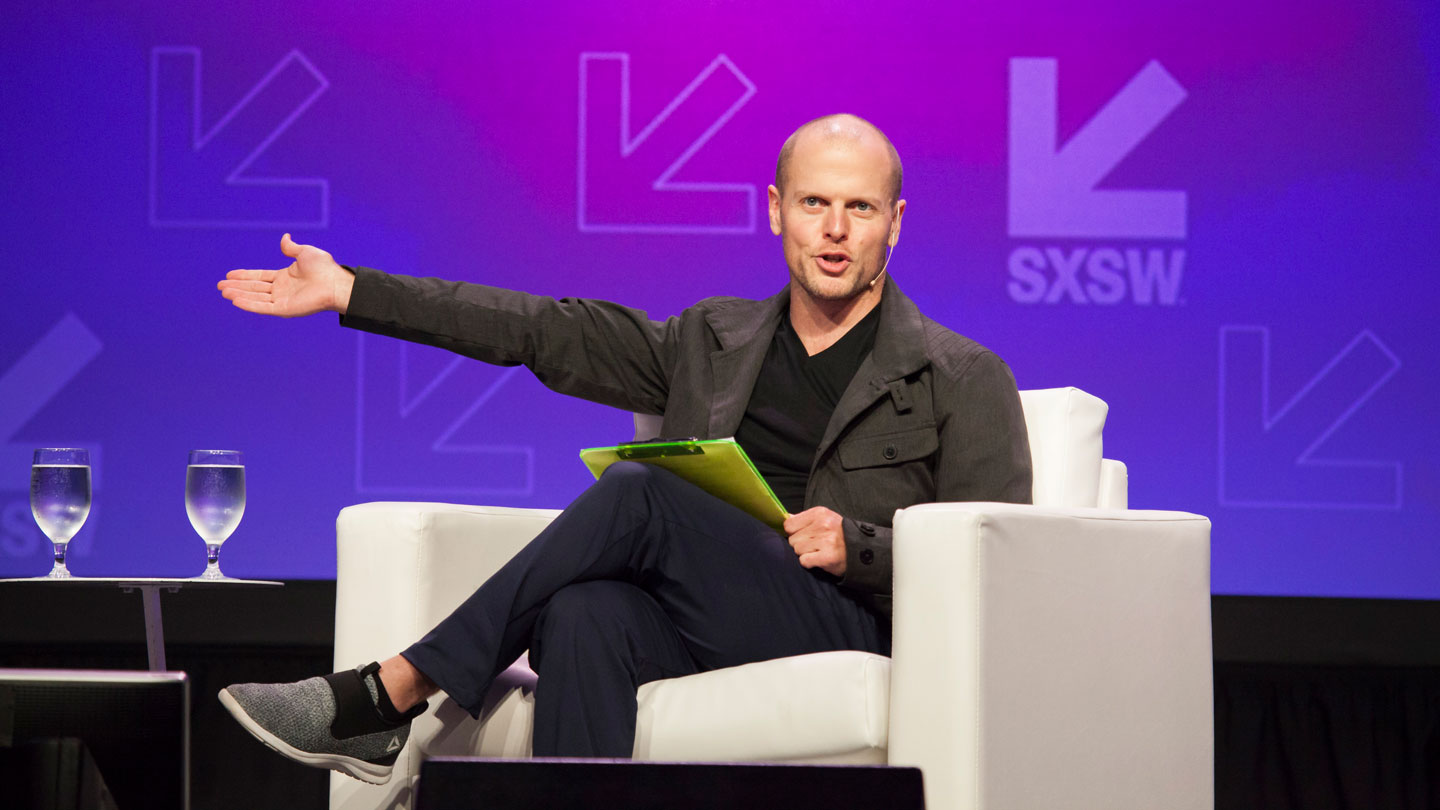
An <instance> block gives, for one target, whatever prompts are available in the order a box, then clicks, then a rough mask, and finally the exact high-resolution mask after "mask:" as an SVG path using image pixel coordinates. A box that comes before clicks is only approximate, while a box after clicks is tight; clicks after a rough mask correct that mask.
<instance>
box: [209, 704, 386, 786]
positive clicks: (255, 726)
mask: <svg viewBox="0 0 1440 810" xmlns="http://www.w3.org/2000/svg"><path fill="white" fill-rule="evenodd" d="M220 704H221V705H222V706H224V707H225V710H226V711H228V712H230V716H231V717H234V718H235V720H236V721H237V722H239V723H240V725H241V726H242V727H243V728H244V729H245V730H246V731H248V732H250V734H251V736H253V737H254V738H255V739H257V740H259V741H260V742H262V743H264V744H265V746H266V747H268V748H269V749H270V750H272V751H274V752H275V753H277V754H280V755H281V756H284V757H286V758H288V759H292V760H294V761H296V762H299V763H300V764H302V765H309V766H311V767H315V768H329V769H330V770H332V771H338V772H340V773H343V774H345V775H346V776H348V777H350V778H352V779H358V780H360V781H361V782H365V783H367V784H371V785H383V784H385V783H387V782H389V781H390V773H391V771H392V770H394V766H393V765H376V764H375V763H373V762H366V761H365V760H363V759H357V758H355V757H347V756H345V755H344V754H316V753H312V752H310V751H301V750H300V749H299V748H296V747H295V746H293V745H291V744H290V743H287V742H285V741H284V740H282V739H280V738H279V737H276V736H275V735H274V734H271V733H270V732H269V731H267V730H266V729H265V728H264V727H263V726H261V725H260V724H259V723H257V722H255V720H254V719H253V718H252V717H250V715H249V714H248V713H247V712H246V711H245V709H244V708H243V707H241V705H240V703H239V702H238V701H236V700H235V698H234V697H232V696H231V694H230V691H229V690H228V689H221V690H220Z"/></svg>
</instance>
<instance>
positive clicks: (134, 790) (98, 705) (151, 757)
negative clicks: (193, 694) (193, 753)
mask: <svg viewBox="0 0 1440 810" xmlns="http://www.w3.org/2000/svg"><path fill="white" fill-rule="evenodd" d="M76 739H78V740H79V741H80V742H81V743H83V748H84V749H85V750H87V751H88V754H89V759H93V762H94V765H95V767H96V769H98V771H99V773H100V776H101V778H103V779H104V782H105V785H106V787H108V788H109V793H110V795H111V796H113V797H114V805H115V806H116V807H117V808H119V809H120V810H129V808H154V809H155V810H165V809H168V808H175V810H189V807H190V681H189V679H188V678H186V676H185V673H183V672H117V671H104V670H64V669H0V751H3V750H4V749H9V751H10V752H12V754H15V756H12V758H11V759H12V762H13V761H14V759H15V757H16V756H19V754H18V753H17V752H22V751H25V750H26V749H27V748H28V749H30V750H32V751H34V750H36V749H37V748H41V749H45V750H48V751H50V752H51V753H50V754H49V755H45V754H42V755H40V756H31V757H29V759H28V760H27V761H28V762H30V763H32V767H33V763H35V762H40V761H44V762H47V763H52V764H53V763H55V762H61V763H64V762H67V761H69V762H72V763H73V762H75V761H77V760H76V759H75V758H74V757H70V758H69V759H68V760H67V759H66V757H65V756H59V757H56V756H54V755H53V752H54V751H55V750H60V751H64V750H65V749H64V747H63V746H62V747H61V748H60V749H55V747H54V745H55V742H56V741H72V742H71V743H70V745H72V746H73V745H74V743H73V740H76ZM47 747H48V748H47ZM81 761H83V759H82V760H81ZM62 770H64V769H63V768H62ZM71 772H73V771H71ZM67 773H69V772H67ZM76 778H77V779H79V778H80V775H78V774H77V776H76ZM79 787H80V786H79V785H78V784H77V785H76V788H77V790H78V789H79Z"/></svg>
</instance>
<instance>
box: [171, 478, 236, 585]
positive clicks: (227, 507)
mask: <svg viewBox="0 0 1440 810" xmlns="http://www.w3.org/2000/svg"><path fill="white" fill-rule="evenodd" d="M185 514H186V515H188V516H189V517H190V525H191V526H194V527H195V531H196V533H198V534H199V535H200V538H201V539H202V540H204V541H205V559H206V565H205V573H204V574H201V575H200V578H201V579H224V578H225V575H224V574H222V573H220V545H221V544H222V543H224V542H225V540H226V539H227V538H229V537H230V534H231V532H234V531H235V527H236V526H239V525H240V518H241V517H243V516H244V515H245V457H244V455H243V454H242V453H241V452H240V451H238V450H191V451H190V464H189V466H187V467H186V468H185Z"/></svg>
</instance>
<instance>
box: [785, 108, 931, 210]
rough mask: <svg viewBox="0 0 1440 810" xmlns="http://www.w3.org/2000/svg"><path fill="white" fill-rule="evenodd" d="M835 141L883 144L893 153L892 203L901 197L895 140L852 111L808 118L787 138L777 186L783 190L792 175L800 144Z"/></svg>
mask: <svg viewBox="0 0 1440 810" xmlns="http://www.w3.org/2000/svg"><path fill="white" fill-rule="evenodd" d="M836 141H838V142H842V143H847V142H848V143H850V144H854V145H855V146H866V145H870V144H880V145H882V146H883V147H884V149H885V151H886V152H887V153H888V154H889V156H890V202H891V203H892V204H893V203H894V202H895V201H896V200H898V199H900V181H901V179H902V174H903V172H902V170H901V168H900V153H899V152H896V151H895V144H893V143H890V139H889V138H887V137H885V133H883V132H881V131H880V128H879V127H877V126H875V125H874V124H872V123H870V122H869V121H866V120H865V119H864V118H861V117H860V116H858V115H851V114H849V113H836V114H835V115H826V116H822V117H820V118H816V119H814V120H813V121H807V122H805V123H804V124H801V125H800V128H799V129H797V130H795V131H794V132H792V133H791V134H790V137H788V138H786V139H785V145H784V146H781V147H780V158H779V160H777V161H775V188H777V189H780V191H781V192H784V190H785V183H786V181H787V180H788V179H789V177H788V173H789V171H790V161H791V159H792V158H793V157H794V156H795V150H796V149H797V148H798V147H800V146H802V145H804V144H806V143H812V142H813V143H830V142H836Z"/></svg>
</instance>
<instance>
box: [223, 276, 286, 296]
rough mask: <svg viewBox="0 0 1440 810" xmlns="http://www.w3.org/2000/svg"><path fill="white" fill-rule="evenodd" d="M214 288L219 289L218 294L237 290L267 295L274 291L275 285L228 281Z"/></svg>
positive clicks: (264, 282)
mask: <svg viewBox="0 0 1440 810" xmlns="http://www.w3.org/2000/svg"><path fill="white" fill-rule="evenodd" d="M215 286H216V287H219V288H220V292H225V291H226V290H239V291H244V292H257V293H266V294H267V295H268V294H269V293H270V292H271V291H273V290H274V289H275V285H274V284H272V283H271V282H268V281H230V280H229V279H226V280H225V281H222V282H220V283H219V284H217V285H215Z"/></svg>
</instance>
